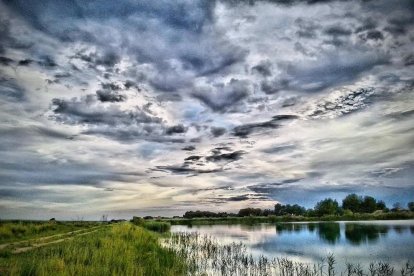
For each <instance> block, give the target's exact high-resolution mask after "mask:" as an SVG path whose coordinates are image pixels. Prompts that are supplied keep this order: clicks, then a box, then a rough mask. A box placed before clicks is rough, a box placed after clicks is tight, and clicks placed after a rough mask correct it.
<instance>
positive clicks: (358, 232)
mask: <svg viewBox="0 0 414 276" xmlns="http://www.w3.org/2000/svg"><path fill="white" fill-rule="evenodd" d="M342 224H343V225H344V226H345V229H344V234H345V239H346V240H347V241H348V242H350V243H351V244H354V245H359V244H362V243H373V242H375V241H377V240H378V239H379V238H380V237H381V236H385V235H387V233H388V231H389V230H390V228H391V227H392V229H393V230H394V231H396V232H397V233H403V232H404V231H410V232H411V233H414V226H408V225H394V226H390V225H375V224H360V223H346V224H344V223H339V222H320V223H307V224H305V223H302V224H297V223H283V224H277V225H276V232H277V233H278V234H283V233H285V232H286V233H290V232H301V231H306V232H310V233H313V232H315V231H316V233H317V234H318V236H319V238H320V239H321V240H323V241H325V242H327V243H330V244H335V243H338V242H339V241H340V239H341V225H342Z"/></svg>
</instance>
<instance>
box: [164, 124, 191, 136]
mask: <svg viewBox="0 0 414 276" xmlns="http://www.w3.org/2000/svg"><path fill="white" fill-rule="evenodd" d="M187 130H188V128H187V127H185V126H184V125H182V124H179V125H175V126H170V127H168V128H167V129H166V130H165V133H166V134H167V135H173V134H181V133H186V132H187Z"/></svg>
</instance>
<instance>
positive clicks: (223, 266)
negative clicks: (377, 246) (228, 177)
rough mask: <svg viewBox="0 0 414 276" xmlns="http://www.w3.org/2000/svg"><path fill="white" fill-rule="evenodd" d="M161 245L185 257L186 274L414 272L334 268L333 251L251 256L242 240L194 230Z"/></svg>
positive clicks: (411, 274) (409, 270)
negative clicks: (308, 256)
mask: <svg viewBox="0 0 414 276" xmlns="http://www.w3.org/2000/svg"><path fill="white" fill-rule="evenodd" d="M163 245H164V246H165V247H167V248H171V249H173V250H174V251H175V252H176V254H177V255H178V256H179V257H181V258H183V259H185V260H186V262H187V267H188V275H234V276H238V275H246V276H248V275H255V276H256V275H281V276H334V275H341V276H342V275H343V276H345V275H346V276H353V275H356V276H367V275H369V276H392V275H402V276H414V266H413V265H410V264H409V263H407V264H406V266H405V267H404V268H402V269H401V271H399V272H401V273H397V270H395V269H394V268H393V267H392V266H391V265H390V264H388V263H384V262H378V263H371V264H370V265H369V269H368V270H367V271H364V269H363V268H362V266H361V265H360V264H347V265H346V270H345V271H337V270H336V269H335V264H337V262H336V260H335V257H334V256H333V255H328V256H327V257H326V258H324V259H322V260H320V262H318V263H314V264H310V263H301V262H295V261H292V260H289V259H287V258H267V257H265V256H260V257H253V255H252V254H250V253H249V252H248V250H247V248H246V246H245V245H244V244H242V243H231V244H224V245H223V244H220V243H218V242H217V241H216V240H215V239H214V238H212V237H209V236H205V235H200V234H198V233H175V234H172V235H171V236H170V237H168V238H167V239H165V240H164V242H163Z"/></svg>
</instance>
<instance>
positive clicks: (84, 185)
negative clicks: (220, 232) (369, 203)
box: [0, 0, 414, 219]
mask: <svg viewBox="0 0 414 276" xmlns="http://www.w3.org/2000/svg"><path fill="white" fill-rule="evenodd" d="M413 72H414V2H413V1H411V0H393V1H390V0H375V1H374V0H371V1H369V0H367V1H362V0H351V1H335V0H331V1H330V0H324V1H321V0H268V1H266V0H262V1H259V0H257V1H255V0H245V1H243V0H240V1H237V0H216V1H213V0H211V1H207V0H176V1H171V0H158V1H152V0H141V1H132V0H131V1H128V0H126V1H109V0H99V1H98V0H91V1H80V0H42V1H40V0H39V1H26V0H13V1H12V0H1V1H0V219H10V218H26V219H47V218H50V217H56V218H58V219H99V217H100V216H102V215H103V214H108V216H109V217H110V218H130V217H131V216H133V215H137V216H143V215H164V216H173V215H182V214H183V213H184V212H185V211H188V210H208V211H229V212H235V211H237V210H238V209H240V208H245V207H255V208H273V206H274V204H275V203H277V202H280V203H282V204H293V203H298V204H300V205H303V206H306V207H313V206H314V204H315V203H316V202H317V201H318V200H321V199H323V198H326V197H332V198H335V199H338V200H339V201H340V200H342V198H343V197H345V196H346V195H347V194H349V193H358V194H360V195H372V196H375V197H376V198H377V199H381V200H384V201H385V202H386V203H387V204H388V205H389V206H392V204H393V203H395V202H397V201H398V202H401V203H403V204H405V203H407V202H408V201H412V200H414V182H413V179H414V150H413V148H414V123H413V122H414V120H413V119H414V93H413V89H414V74H413Z"/></svg>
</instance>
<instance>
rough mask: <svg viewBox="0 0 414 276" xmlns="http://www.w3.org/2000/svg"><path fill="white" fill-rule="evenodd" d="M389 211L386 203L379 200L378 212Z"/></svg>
mask: <svg viewBox="0 0 414 276" xmlns="http://www.w3.org/2000/svg"><path fill="white" fill-rule="evenodd" d="M385 209H387V205H385V202H384V201H382V200H379V201H378V202H377V210H385Z"/></svg>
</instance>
